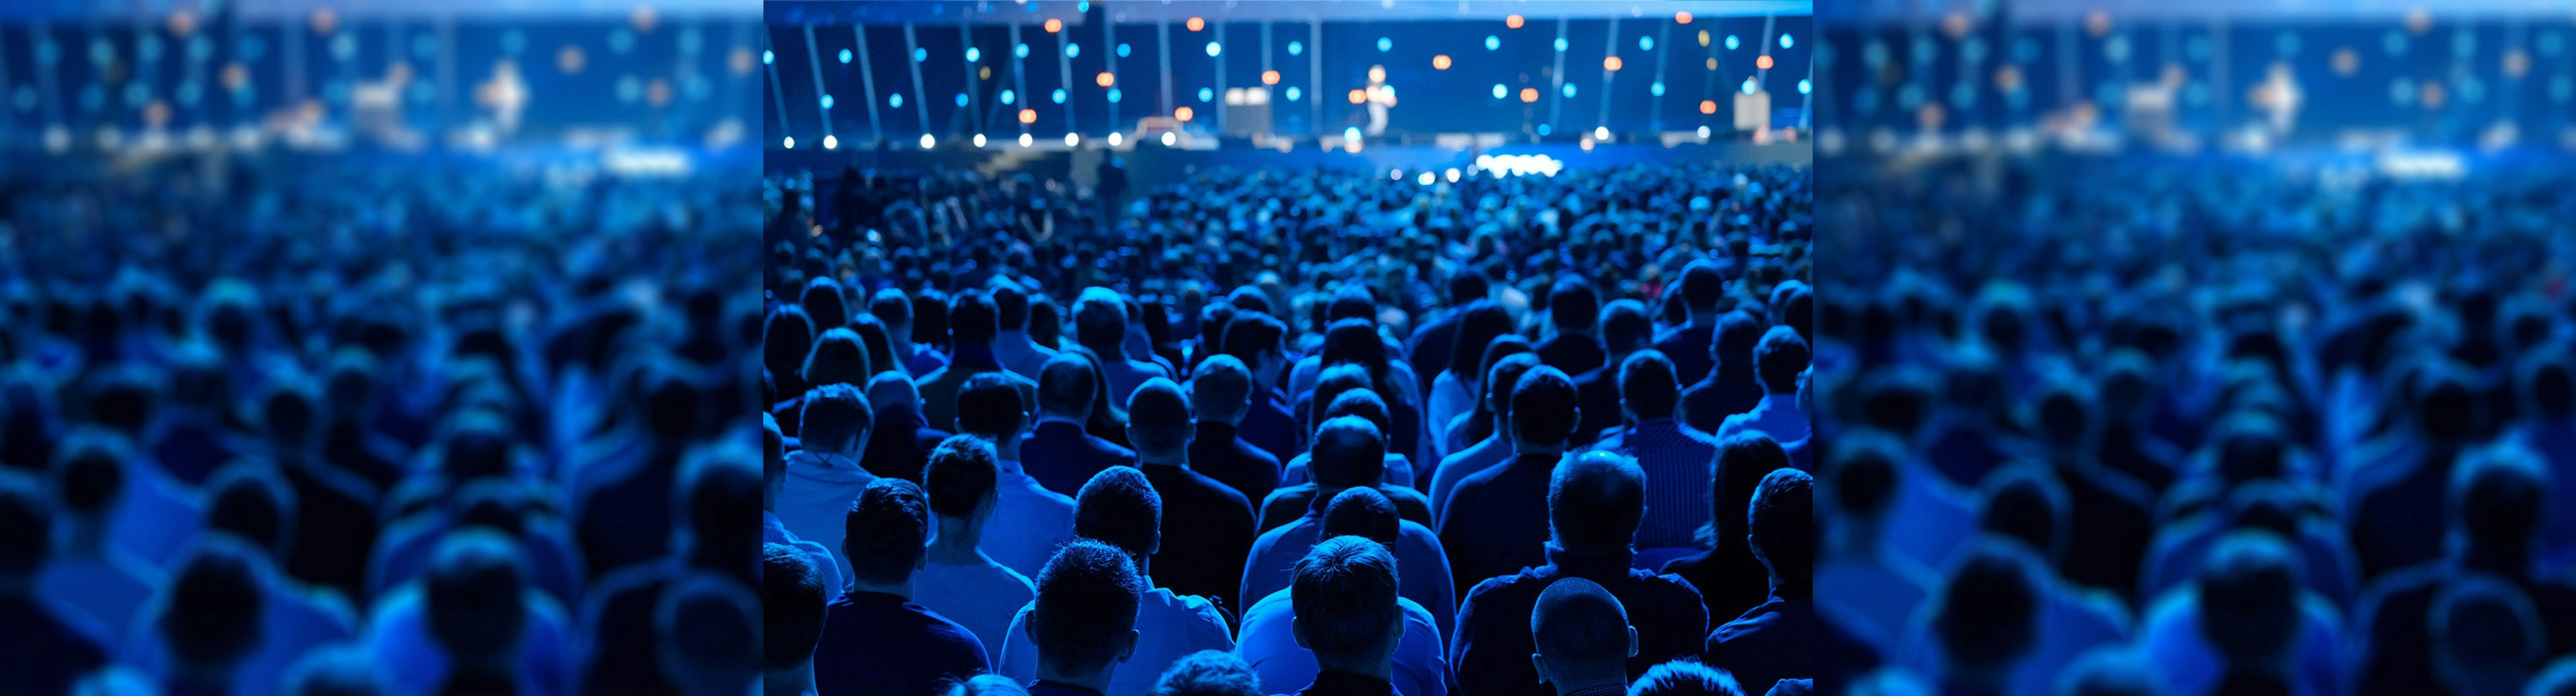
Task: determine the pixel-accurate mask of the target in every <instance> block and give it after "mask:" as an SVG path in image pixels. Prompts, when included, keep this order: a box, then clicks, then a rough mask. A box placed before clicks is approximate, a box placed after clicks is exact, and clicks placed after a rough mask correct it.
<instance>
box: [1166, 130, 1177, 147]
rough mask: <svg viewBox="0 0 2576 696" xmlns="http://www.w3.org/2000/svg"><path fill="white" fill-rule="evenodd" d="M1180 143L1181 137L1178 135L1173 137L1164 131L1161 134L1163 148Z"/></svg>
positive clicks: (1169, 132)
mask: <svg viewBox="0 0 2576 696" xmlns="http://www.w3.org/2000/svg"><path fill="white" fill-rule="evenodd" d="M1180 141H1181V137H1180V136H1178V135H1173V134H1172V133H1171V131H1164V132H1163V147H1171V146H1172V144H1173V143H1177V142H1180Z"/></svg>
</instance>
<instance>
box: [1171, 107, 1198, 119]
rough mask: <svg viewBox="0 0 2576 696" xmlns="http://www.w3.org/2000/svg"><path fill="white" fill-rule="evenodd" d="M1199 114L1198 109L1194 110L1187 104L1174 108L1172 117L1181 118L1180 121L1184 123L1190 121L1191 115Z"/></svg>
mask: <svg viewBox="0 0 2576 696" xmlns="http://www.w3.org/2000/svg"><path fill="white" fill-rule="evenodd" d="M1197 115H1198V112H1197V111H1192V110H1191V109H1190V107H1186V106H1184V107H1181V108H1178V109H1173V110H1172V118H1174V119H1177V120H1179V121H1181V122H1183V123H1187V122H1189V120H1190V118H1191V117H1194V116H1197Z"/></svg>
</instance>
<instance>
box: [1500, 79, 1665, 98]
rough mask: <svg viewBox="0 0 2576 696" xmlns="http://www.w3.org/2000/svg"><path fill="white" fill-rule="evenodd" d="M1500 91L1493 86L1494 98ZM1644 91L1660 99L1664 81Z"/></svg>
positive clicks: (1656, 82) (1659, 81) (1662, 93)
mask: <svg viewBox="0 0 2576 696" xmlns="http://www.w3.org/2000/svg"><path fill="white" fill-rule="evenodd" d="M1502 91H1503V90H1502V85H1495V86H1494V92H1495V94H1494V96H1497V97H1499V96H1503V95H1502V94H1501V92H1502ZM1646 91H1647V92H1648V93H1650V94H1653V95H1655V96H1658V97H1660V96H1664V81H1662V80H1656V81H1655V83H1654V84H1651V85H1646Z"/></svg>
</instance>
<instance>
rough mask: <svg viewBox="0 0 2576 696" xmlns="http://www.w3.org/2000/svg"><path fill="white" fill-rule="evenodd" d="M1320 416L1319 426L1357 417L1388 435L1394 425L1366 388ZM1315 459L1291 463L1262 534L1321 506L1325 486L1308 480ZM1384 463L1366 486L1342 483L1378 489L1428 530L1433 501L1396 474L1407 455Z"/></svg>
mask: <svg viewBox="0 0 2576 696" xmlns="http://www.w3.org/2000/svg"><path fill="white" fill-rule="evenodd" d="M1347 367H1348V366H1336V367H1334V368H1333V369H1332V371H1333V372H1339V371H1341V370H1343V369H1346V368H1347ZM1328 381H1329V380H1328ZM1318 415H1319V416H1320V417H1319V418H1316V419H1315V422H1316V423H1317V424H1319V425H1320V424H1322V423H1323V422H1324V421H1328V420H1332V419H1334V418H1339V417H1342V416H1358V417H1360V418H1362V419H1365V420H1367V421H1368V422H1369V423H1370V424H1372V425H1375V426H1377V427H1378V432H1380V433H1384V432H1387V428H1388V427H1390V426H1391V425H1392V424H1393V423H1392V421H1391V420H1390V419H1389V417H1388V415H1387V412H1386V402H1384V401H1380V400H1379V399H1378V396H1377V393H1376V392H1372V391H1369V390H1366V389H1353V390H1350V391H1346V392H1342V393H1341V395H1340V396H1336V397H1333V402H1332V404H1331V406H1329V407H1327V408H1325V409H1324V411H1323V413H1321V414H1318ZM1312 458H1313V453H1312V452H1309V453H1307V454H1301V455H1298V456H1297V459H1296V460H1295V461H1292V462H1289V463H1288V478H1287V479H1286V480H1285V481H1284V482H1283V483H1285V484H1286V485H1283V486H1281V487H1280V488H1279V489H1278V490H1275V491H1271V492H1270V497H1269V498H1267V499H1264V500H1263V501H1261V530H1262V531H1265V532H1266V531H1270V530H1271V529H1272V528H1275V527H1278V526H1279V525H1283V524H1287V523H1288V522H1289V521H1290V520H1294V519H1297V516H1299V515H1303V514H1306V510H1307V509H1308V508H1311V507H1314V506H1315V505H1317V504H1318V503H1319V501H1317V500H1315V499H1316V498H1318V497H1322V496H1323V495H1324V491H1323V489H1324V486H1323V484H1320V483H1315V482H1312V481H1308V480H1307V477H1308V471H1307V470H1308V469H1309V468H1312V467H1310V466H1309V465H1310V464H1311V463H1312V461H1311V460H1312ZM1383 461H1384V462H1385V464H1384V465H1383V466H1380V467H1378V471H1379V474H1378V475H1377V476H1376V477H1375V478H1372V479H1368V480H1367V481H1366V482H1365V483H1363V482H1359V481H1345V482H1343V483H1344V484H1347V485H1367V486H1369V487H1372V488H1376V489H1377V490H1378V492H1379V493H1383V494H1385V495H1386V497H1387V498H1388V499H1390V500H1393V501H1395V509H1397V510H1400V511H1402V512H1403V513H1404V518H1405V519H1408V520H1413V521H1414V522H1417V523H1420V524H1422V525H1423V526H1426V527H1427V526H1430V525H1431V524H1432V522H1433V521H1434V520H1433V519H1432V517H1431V500H1430V499H1429V498H1426V497H1424V496H1423V495H1422V492H1421V491H1419V490H1416V489H1415V488H1413V486H1412V485H1411V481H1410V480H1409V479H1405V480H1399V479H1398V477H1396V475H1395V472H1396V468H1397V467H1403V466H1408V465H1409V462H1407V461H1405V458H1404V455H1400V454H1395V453H1393V452H1389V453H1388V454H1387V455H1386V458H1385V459H1384V460H1383Z"/></svg>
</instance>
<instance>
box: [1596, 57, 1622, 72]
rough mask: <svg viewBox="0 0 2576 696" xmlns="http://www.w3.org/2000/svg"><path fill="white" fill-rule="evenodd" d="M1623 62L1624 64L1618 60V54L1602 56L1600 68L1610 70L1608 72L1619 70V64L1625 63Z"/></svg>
mask: <svg viewBox="0 0 2576 696" xmlns="http://www.w3.org/2000/svg"><path fill="white" fill-rule="evenodd" d="M1625 64H1626V63H1624V62H1622V61H1620V60H1619V57H1618V56H1611V57H1608V58H1603V59H1601V69H1603V70H1608V71H1610V72H1619V66H1621V65H1625Z"/></svg>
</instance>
